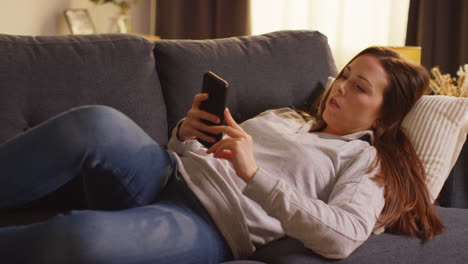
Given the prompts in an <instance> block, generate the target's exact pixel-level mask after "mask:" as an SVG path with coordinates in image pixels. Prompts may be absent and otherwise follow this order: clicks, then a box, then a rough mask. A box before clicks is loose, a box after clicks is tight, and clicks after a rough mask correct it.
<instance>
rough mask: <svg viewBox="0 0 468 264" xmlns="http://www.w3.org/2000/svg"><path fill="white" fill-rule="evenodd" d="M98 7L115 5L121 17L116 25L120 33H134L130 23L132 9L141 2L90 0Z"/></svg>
mask: <svg viewBox="0 0 468 264" xmlns="http://www.w3.org/2000/svg"><path fill="white" fill-rule="evenodd" d="M90 1H91V2H93V3H94V4H96V5H103V4H113V5H115V6H117V7H118V8H119V15H118V17H116V18H115V24H116V28H117V31H118V32H119V33H130V32H131V31H132V28H131V22H130V9H131V8H132V6H133V5H136V4H138V2H139V1H140V0H90Z"/></svg>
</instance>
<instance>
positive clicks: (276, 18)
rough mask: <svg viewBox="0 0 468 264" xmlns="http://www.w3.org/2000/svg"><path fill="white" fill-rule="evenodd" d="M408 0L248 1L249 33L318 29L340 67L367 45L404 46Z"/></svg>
mask: <svg viewBox="0 0 468 264" xmlns="http://www.w3.org/2000/svg"><path fill="white" fill-rule="evenodd" d="M408 7H409V0H398V1H395V0H378V1H376V0H352V1H351V0H326V1H325V0H251V23H252V34H262V33H266V32H271V31H275V30H283V29H308V30H318V31H320V32H322V33H324V34H325V35H326V36H327V37H328V42H329V44H330V48H331V50H332V53H333V56H334V58H335V62H336V65H337V68H338V69H339V70H340V69H341V68H342V67H343V66H344V65H345V64H346V63H347V62H348V61H349V60H350V59H351V58H352V57H354V55H355V54H356V53H358V52H359V51H361V50H362V49H364V48H367V47H368V46H373V45H381V46H404V45H405V36H406V26H407V18H408Z"/></svg>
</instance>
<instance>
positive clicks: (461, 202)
mask: <svg viewBox="0 0 468 264" xmlns="http://www.w3.org/2000/svg"><path fill="white" fill-rule="evenodd" d="M439 203H440V205H441V206H445V207H456V208H468V141H466V142H465V145H464V146H463V149H462V151H461V153H460V156H459V157H458V160H457V162H456V163H455V166H454V167H453V169H452V171H451V172H450V175H449V177H448V179H447V181H446V182H445V184H444V187H443V188H442V191H441V192H440V196H439Z"/></svg>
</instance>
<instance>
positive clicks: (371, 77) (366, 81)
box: [322, 54, 388, 135]
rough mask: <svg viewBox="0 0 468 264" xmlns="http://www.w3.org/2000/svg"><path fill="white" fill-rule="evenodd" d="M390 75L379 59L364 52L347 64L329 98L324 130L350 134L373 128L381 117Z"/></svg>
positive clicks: (324, 113)
mask: <svg viewBox="0 0 468 264" xmlns="http://www.w3.org/2000/svg"><path fill="white" fill-rule="evenodd" d="M387 86H388V75H387V73H386V72H385V70H384V68H383V67H382V66H381V65H380V63H379V61H378V59H377V58H375V57H374V56H372V55H369V54H364V55H361V56H359V57H357V58H356V59H355V60H354V61H353V62H351V63H350V64H349V65H348V66H346V67H345V69H344V71H343V75H342V76H341V78H338V79H336V80H335V82H334V83H333V85H332V87H331V91H330V95H329V97H328V100H327V101H326V106H325V110H324V112H323V115H322V117H323V119H324V121H325V122H326V123H327V126H326V127H325V129H324V132H327V133H330V134H334V135H347V134H351V133H355V132H359V131H363V130H368V129H371V128H372V127H373V125H374V123H375V122H376V120H377V119H378V118H379V115H380V109H381V106H382V104H383V95H384V90H385V88H386V87H387Z"/></svg>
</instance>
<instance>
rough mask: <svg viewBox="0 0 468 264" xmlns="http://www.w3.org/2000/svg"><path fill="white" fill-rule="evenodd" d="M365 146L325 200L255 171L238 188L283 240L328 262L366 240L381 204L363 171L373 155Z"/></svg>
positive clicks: (373, 184)
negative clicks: (288, 238) (279, 227)
mask: <svg viewBox="0 0 468 264" xmlns="http://www.w3.org/2000/svg"><path fill="white" fill-rule="evenodd" d="M375 152H376V151H375V149H374V148H373V147H369V148H368V149H365V150H364V151H362V152H361V153H360V154H359V155H356V157H355V158H354V159H353V160H352V161H351V162H349V163H348V164H349V165H348V166H346V167H345V168H343V169H342V170H341V171H340V172H338V173H339V174H340V175H339V177H338V180H337V182H336V183H335V186H334V188H333V190H332V193H331V195H330V197H329V200H328V202H327V203H326V202H324V201H322V200H319V199H314V198H311V197H307V196H304V195H301V194H300V193H299V192H297V191H296V190H295V188H294V187H293V186H291V185H288V184H287V183H286V182H284V181H283V180H281V179H278V178H276V177H274V176H273V175H269V174H268V173H267V172H266V171H265V170H262V169H259V171H258V172H257V174H256V175H255V177H254V178H253V179H252V181H251V182H249V184H248V185H247V186H246V188H245V189H244V195H246V196H247V197H249V198H251V199H252V200H254V201H256V202H257V203H258V204H259V205H260V206H262V207H263V208H264V210H265V211H266V212H267V213H268V214H269V215H270V216H272V217H274V218H276V219H278V220H279V221H280V223H281V225H282V227H283V229H284V231H285V233H286V234H287V235H288V236H291V237H293V238H296V239H298V240H300V241H301V242H303V243H304V245H305V246H306V247H307V248H310V249H312V250H313V251H315V252H317V253H318V254H320V255H322V256H324V257H327V258H333V259H341V258H346V257H347V256H349V255H350V254H351V253H352V252H353V251H354V250H355V249H356V248H358V247H359V246H360V245H361V244H362V243H364V242H365V241H366V240H367V239H368V237H369V236H370V234H371V232H372V230H373V228H374V226H375V223H376V221H377V219H378V216H379V215H380V212H381V211H382V209H383V206H384V196H383V188H382V187H380V186H379V185H378V184H377V182H375V181H374V180H373V178H374V176H375V174H376V172H377V171H378V167H376V168H374V169H373V170H371V171H369V169H368V168H369V166H372V164H373V163H372V162H373V159H374V157H375V155H376V153H375Z"/></svg>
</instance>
